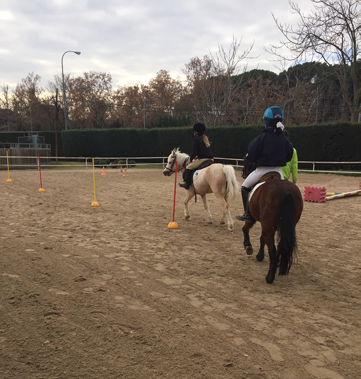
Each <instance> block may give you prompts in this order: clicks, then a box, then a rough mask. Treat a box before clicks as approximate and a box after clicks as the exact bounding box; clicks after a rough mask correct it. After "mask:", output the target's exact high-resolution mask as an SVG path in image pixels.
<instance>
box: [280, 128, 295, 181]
mask: <svg viewBox="0 0 361 379" xmlns="http://www.w3.org/2000/svg"><path fill="white" fill-rule="evenodd" d="M283 134H284V135H285V136H286V137H287V138H288V139H290V138H289V134H288V131H287V130H286V129H284V130H283ZM281 170H282V174H283V177H284V179H285V180H288V179H289V178H290V176H291V174H292V181H293V183H295V184H296V183H297V175H298V157H297V151H296V149H295V148H293V155H292V159H291V160H290V161H289V162H287V164H286V166H283V167H281Z"/></svg>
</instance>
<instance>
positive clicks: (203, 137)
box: [201, 134, 211, 147]
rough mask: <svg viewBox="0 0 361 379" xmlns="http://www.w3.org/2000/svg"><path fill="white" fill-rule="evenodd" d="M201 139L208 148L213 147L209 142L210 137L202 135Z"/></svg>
mask: <svg viewBox="0 0 361 379" xmlns="http://www.w3.org/2000/svg"><path fill="white" fill-rule="evenodd" d="M201 138H202V140H203V142H204V144H205V145H206V147H209V146H211V143H210V142H209V140H208V137H207V136H206V135H205V134H202V135H201Z"/></svg>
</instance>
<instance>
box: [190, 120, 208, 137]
mask: <svg viewBox="0 0 361 379" xmlns="http://www.w3.org/2000/svg"><path fill="white" fill-rule="evenodd" d="M193 130H194V131H195V132H197V134H198V135H199V136H201V135H202V134H204V132H205V131H206V126H205V125H204V124H202V123H201V122H197V123H196V124H194V126H193Z"/></svg>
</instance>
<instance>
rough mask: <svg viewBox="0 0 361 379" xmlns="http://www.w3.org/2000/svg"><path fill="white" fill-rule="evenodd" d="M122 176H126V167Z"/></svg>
mask: <svg viewBox="0 0 361 379" xmlns="http://www.w3.org/2000/svg"><path fill="white" fill-rule="evenodd" d="M123 176H127V169H126V168H125V169H124V175H123Z"/></svg>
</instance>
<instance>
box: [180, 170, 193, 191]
mask: <svg viewBox="0 0 361 379" xmlns="http://www.w3.org/2000/svg"><path fill="white" fill-rule="evenodd" d="M183 180H184V183H178V185H179V187H182V188H185V189H186V190H187V189H189V187H190V185H191V184H192V181H193V171H192V170H188V169H185V171H184V173H183Z"/></svg>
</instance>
